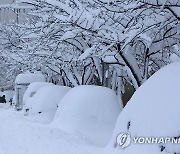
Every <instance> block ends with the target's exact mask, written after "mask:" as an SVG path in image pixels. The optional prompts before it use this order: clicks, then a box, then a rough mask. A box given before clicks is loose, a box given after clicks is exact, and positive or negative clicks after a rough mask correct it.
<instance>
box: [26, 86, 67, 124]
mask: <svg viewBox="0 0 180 154" xmlns="http://www.w3.org/2000/svg"><path fill="white" fill-rule="evenodd" d="M69 90H70V88H69V87H65V86H57V85H51V86H45V87H42V88H40V89H39V90H38V91H37V92H36V94H34V96H33V97H32V99H30V100H29V102H28V104H29V116H30V117H34V118H35V119H36V120H37V121H39V122H43V123H44V122H47V123H48V122H51V121H52V120H53V118H54V115H55V112H56V110H57V108H58V104H59V102H60V101H61V99H62V98H63V97H64V95H65V94H66V93H67V92H68V91H69Z"/></svg>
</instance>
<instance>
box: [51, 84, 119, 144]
mask: <svg viewBox="0 0 180 154" xmlns="http://www.w3.org/2000/svg"><path fill="white" fill-rule="evenodd" d="M121 110H122V109H121V107H120V105H119V103H118V100H117V96H116V94H115V93H114V91H113V90H111V89H109V88H106V87H101V86H92V85H89V86H88V85H86V86H77V87H75V88H72V89H71V90H70V91H69V92H68V93H67V94H66V95H65V96H64V97H63V99H62V100H61V102H60V104H59V108H58V110H57V112H56V115H55V118H54V121H53V123H52V126H53V127H57V128H60V129H62V130H64V131H66V132H69V133H72V134H77V135H80V136H83V137H85V138H87V139H88V140H89V141H90V142H92V143H94V144H98V145H100V146H105V145H106V144H107V143H108V141H109V139H110V138H111V136H112V133H113V130H114V126H115V123H116V119H117V117H118V115H119V113H120V111H121Z"/></svg>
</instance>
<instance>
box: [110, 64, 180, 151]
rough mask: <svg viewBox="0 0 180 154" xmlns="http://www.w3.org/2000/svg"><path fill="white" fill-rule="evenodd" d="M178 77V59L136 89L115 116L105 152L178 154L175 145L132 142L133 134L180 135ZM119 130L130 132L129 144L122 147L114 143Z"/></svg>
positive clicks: (179, 73)
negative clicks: (116, 117) (117, 115)
mask: <svg viewBox="0 0 180 154" xmlns="http://www.w3.org/2000/svg"><path fill="white" fill-rule="evenodd" d="M179 80H180V63H179V62H177V63H173V64H171V65H169V66H166V67H164V68H162V69H161V70H160V71H158V72H157V73H155V74H154V75H153V76H152V77H151V78H150V79H149V80H147V81H146V82H145V83H144V84H143V85H142V86H141V87H140V88H139V89H138V90H137V91H136V92H135V94H134V95H133V97H132V98H131V100H130V101H129V103H128V104H127V106H126V107H125V108H124V110H123V111H122V112H121V114H120V115H119V117H118V120H117V123H116V127H115V131H114V134H113V137H112V139H111V141H110V143H109V145H108V147H107V149H106V151H107V154H109V153H113V154H119V153H122V154H130V153H136V154H137V153H138V154H152V153H153V154H156V153H157V154H164V153H170V154H173V153H180V146H179V145H178V144H177V145H175V144H170V143H167V144H163V143H160V144H155V143H154V144H135V143H134V141H133V139H134V137H155V138H161V137H164V138H167V137H170V138H175V137H176V138H179V136H180V129H179V123H180V119H179V117H180V112H179V109H180V103H179V101H180V94H179V89H180V82H179ZM122 132H129V133H130V134H131V145H130V146H129V147H126V148H125V149H121V148H120V147H119V145H117V144H116V138H117V136H118V134H120V133H122ZM115 145H117V146H115ZM161 151H162V152H161Z"/></svg>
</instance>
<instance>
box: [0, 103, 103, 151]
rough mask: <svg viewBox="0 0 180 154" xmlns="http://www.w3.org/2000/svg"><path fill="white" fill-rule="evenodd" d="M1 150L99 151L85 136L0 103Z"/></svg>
mask: <svg viewBox="0 0 180 154" xmlns="http://www.w3.org/2000/svg"><path fill="white" fill-rule="evenodd" d="M0 121H1V124H0V154H96V152H97V154H100V153H99V152H98V151H99V150H100V149H99V148H97V147H93V146H92V145H90V144H89V143H88V142H87V141H86V140H84V139H82V138H79V137H78V136H72V135H69V134H67V133H65V132H63V131H61V130H59V129H55V128H50V127H49V125H45V124H44V125H42V124H38V123H35V122H33V121H30V120H28V119H27V117H24V116H23V115H22V114H21V112H17V111H14V109H12V108H10V109H5V108H4V104H3V105H2V104H0Z"/></svg>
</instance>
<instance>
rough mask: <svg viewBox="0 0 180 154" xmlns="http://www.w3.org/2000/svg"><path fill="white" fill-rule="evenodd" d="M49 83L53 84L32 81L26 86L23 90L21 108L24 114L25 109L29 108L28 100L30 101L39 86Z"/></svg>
mask: <svg viewBox="0 0 180 154" xmlns="http://www.w3.org/2000/svg"><path fill="white" fill-rule="evenodd" d="M49 85H53V84H52V83H48V82H33V83H31V84H30V85H29V86H28V88H27V90H26V91H25V93H24V96H23V105H24V107H23V109H24V112H25V114H26V111H27V110H28V109H29V105H28V102H31V101H30V99H32V97H33V95H34V94H35V93H36V92H37V91H38V90H39V89H40V88H42V87H45V86H49Z"/></svg>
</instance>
